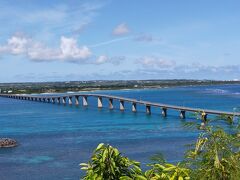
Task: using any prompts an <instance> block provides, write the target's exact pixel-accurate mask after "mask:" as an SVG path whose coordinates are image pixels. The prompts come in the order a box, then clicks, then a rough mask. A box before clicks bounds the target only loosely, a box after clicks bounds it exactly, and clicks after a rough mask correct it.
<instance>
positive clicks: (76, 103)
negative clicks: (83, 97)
mask: <svg viewBox="0 0 240 180" xmlns="http://www.w3.org/2000/svg"><path fill="white" fill-rule="evenodd" d="M78 97H79V96H75V105H76V106H78V105H79V100H78Z"/></svg>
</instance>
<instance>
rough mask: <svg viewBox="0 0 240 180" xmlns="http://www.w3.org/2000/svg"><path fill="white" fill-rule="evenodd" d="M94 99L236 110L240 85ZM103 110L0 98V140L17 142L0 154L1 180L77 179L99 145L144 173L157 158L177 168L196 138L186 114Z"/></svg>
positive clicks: (129, 92) (121, 93)
mask: <svg viewBox="0 0 240 180" xmlns="http://www.w3.org/2000/svg"><path fill="white" fill-rule="evenodd" d="M97 93H102V94H110V95H119V96H124V97H130V98H136V99H142V100H148V101H153V102H160V103H166V104H173V105H183V106H189V107H196V108H209V109H216V110H225V111H239V109H240V108H239V107H240V85H223V86H199V87H177V88H165V89H144V90H114V91H98V92H97ZM103 104H104V108H102V109H100V110H99V109H98V108H97V100H96V99H94V98H89V107H87V108H84V107H82V105H80V106H78V107H76V106H74V105H72V106H69V105H66V106H64V105H58V104H51V103H40V102H32V101H26V100H15V99H8V98H0V137H10V138H14V139H16V140H17V141H18V142H19V146H18V147H16V148H10V149H3V148H2V149H0V179H1V180H5V179H6V180H15V179H31V180H35V179H36V180H39V179H44V180H45V179H46V180H48V179H49V180H54V179H79V178H80V177H81V176H82V175H83V172H82V171H81V170H80V167H79V163H82V162H87V161H88V160H89V159H90V156H91V153H92V151H93V150H94V148H96V146H97V145H98V144H99V143H102V142H103V143H109V144H111V145H113V146H115V147H117V148H118V149H119V150H120V151H121V152H122V153H123V154H124V155H126V156H128V157H129V158H131V159H135V160H137V161H141V162H142V166H143V168H145V165H146V164H147V163H149V162H150V160H149V158H150V157H151V156H152V155H154V154H156V153H159V152H161V153H162V154H163V155H164V156H165V158H166V159H167V160H168V161H170V162H177V161H179V160H181V159H183V157H184V151H185V150H186V149H187V146H186V145H187V144H190V143H192V142H194V140H195V139H196V137H197V136H198V133H199V131H198V130H192V129H187V128H185V127H184V123H185V122H190V121H197V120H195V119H194V118H193V117H192V116H191V114H189V113H187V114H186V117H187V118H186V119H185V120H181V119H179V117H178V112H176V111H168V117H167V118H163V117H162V116H161V110H160V109H159V108H152V114H151V115H146V114H145V107H144V106H138V107H137V108H138V112H137V113H132V112H131V108H130V104H127V103H126V105H125V107H126V110H125V111H124V112H120V111H119V102H118V101H114V106H115V109H114V110H108V108H107V106H108V102H107V100H103ZM222 125H223V126H226V125H225V124H222Z"/></svg>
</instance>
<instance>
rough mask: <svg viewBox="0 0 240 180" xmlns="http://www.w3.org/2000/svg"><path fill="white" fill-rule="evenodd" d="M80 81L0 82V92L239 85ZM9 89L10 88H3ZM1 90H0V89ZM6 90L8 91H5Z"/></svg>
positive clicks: (64, 91)
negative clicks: (20, 83)
mask: <svg viewBox="0 0 240 180" xmlns="http://www.w3.org/2000/svg"><path fill="white" fill-rule="evenodd" d="M78 83H80V85H78V84H76V83H74V82H72V84H71V83H70V84H66V83H60V84H59V83H57V84H56V83H54V82H50V83H47V84H37V83H34V84H33V85H32V86H30V85H28V84H23V85H21V86H19V87H18V85H17V84H15V85H14V84H13V85H11V86H10V85H9V86H7V87H5V86H4V88H3V90H2V89H1V88H2V85H1V84H0V93H3V94H54V93H66V92H67V93H71V92H96V91H108V90H109V91H114V90H123V91H131V90H144V89H166V88H178V87H202V86H218V85H222V86H227V85H240V82H239V81H231V82H227V81H173V80H172V81H157V82H155V81H143V82H139V81H136V82H135V81H134V82H131V81H119V82H118V81H113V82H101V81H100V82H95V83H93V84H90V83H89V84H87V83H82V84H81V82H78ZM4 89H10V90H8V91H7V90H4ZM1 90H2V91H1ZM7 92H8V93H7Z"/></svg>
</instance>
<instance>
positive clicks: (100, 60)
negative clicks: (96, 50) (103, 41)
mask: <svg viewBox="0 0 240 180" xmlns="http://www.w3.org/2000/svg"><path fill="white" fill-rule="evenodd" d="M108 60H109V58H108V57H107V56H105V55H102V56H99V57H98V58H97V60H96V63H97V64H103V63H106V62H107V61H108Z"/></svg>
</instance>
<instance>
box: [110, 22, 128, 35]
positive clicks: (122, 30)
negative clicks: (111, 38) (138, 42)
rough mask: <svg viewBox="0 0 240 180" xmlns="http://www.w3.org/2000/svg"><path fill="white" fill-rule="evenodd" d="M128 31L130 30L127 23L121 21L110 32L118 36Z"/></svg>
mask: <svg viewBox="0 0 240 180" xmlns="http://www.w3.org/2000/svg"><path fill="white" fill-rule="evenodd" d="M129 32H130V30H129V28H128V26H127V24H125V23H121V24H119V25H118V26H117V27H115V28H114V30H113V32H112V34H113V35H116V36H120V35H126V34H128V33H129Z"/></svg>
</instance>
